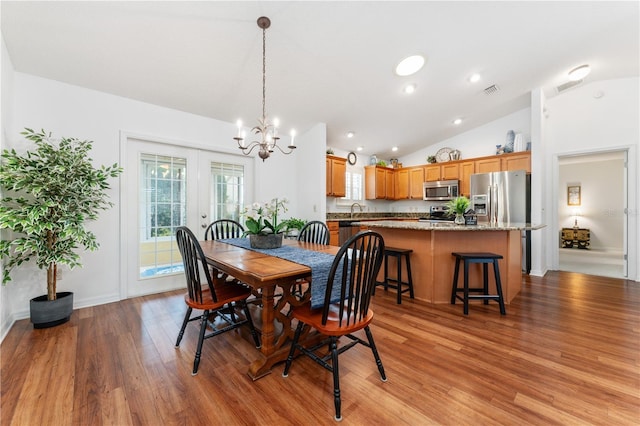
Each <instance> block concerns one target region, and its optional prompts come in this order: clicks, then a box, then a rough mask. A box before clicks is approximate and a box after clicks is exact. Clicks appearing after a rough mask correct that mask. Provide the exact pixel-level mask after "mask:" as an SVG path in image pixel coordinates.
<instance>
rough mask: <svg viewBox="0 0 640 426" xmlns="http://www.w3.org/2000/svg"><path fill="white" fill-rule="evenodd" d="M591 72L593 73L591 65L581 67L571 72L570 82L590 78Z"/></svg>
mask: <svg viewBox="0 0 640 426" xmlns="http://www.w3.org/2000/svg"><path fill="white" fill-rule="evenodd" d="M590 72H591V68H590V67H589V65H580V66H579V67H577V68H574V69H572V70H571V71H569V80H570V81H578V80H582V79H583V78H585V77H586V76H588V75H589V73H590Z"/></svg>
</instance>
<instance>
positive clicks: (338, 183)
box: [327, 155, 347, 197]
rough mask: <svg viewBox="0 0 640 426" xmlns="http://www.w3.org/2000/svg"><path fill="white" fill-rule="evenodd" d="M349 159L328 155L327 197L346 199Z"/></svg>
mask: <svg viewBox="0 0 640 426" xmlns="http://www.w3.org/2000/svg"><path fill="white" fill-rule="evenodd" d="M346 172H347V159H346V158H341V157H335V156H333V155H327V197H344V196H345V195H346V194H347V192H346V191H347V185H346V175H345V174H346Z"/></svg>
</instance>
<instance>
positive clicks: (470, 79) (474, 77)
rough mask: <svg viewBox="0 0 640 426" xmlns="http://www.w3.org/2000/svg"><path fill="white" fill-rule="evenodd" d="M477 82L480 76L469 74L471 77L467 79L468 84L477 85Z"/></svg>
mask: <svg viewBox="0 0 640 426" xmlns="http://www.w3.org/2000/svg"><path fill="white" fill-rule="evenodd" d="M479 81H480V74H478V73H474V74H471V77H469V82H470V83H477V82H479Z"/></svg>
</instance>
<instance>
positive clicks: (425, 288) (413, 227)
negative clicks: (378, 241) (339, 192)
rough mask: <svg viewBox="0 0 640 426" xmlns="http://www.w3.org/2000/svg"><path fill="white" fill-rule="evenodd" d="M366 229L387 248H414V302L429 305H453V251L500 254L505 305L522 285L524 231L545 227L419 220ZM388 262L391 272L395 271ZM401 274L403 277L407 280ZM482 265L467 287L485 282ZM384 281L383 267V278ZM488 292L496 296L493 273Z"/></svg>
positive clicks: (372, 224) (364, 224)
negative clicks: (427, 303)
mask: <svg viewBox="0 0 640 426" xmlns="http://www.w3.org/2000/svg"><path fill="white" fill-rule="evenodd" d="M360 226H361V228H362V229H371V230H373V231H376V232H378V233H380V234H381V235H382V237H383V238H384V243H385V245H386V246H391V247H400V248H407V249H412V250H413V253H412V254H411V272H412V275H413V287H414V292H415V297H416V299H420V300H423V301H425V302H430V303H450V302H451V287H452V281H453V272H454V266H455V258H454V257H453V256H452V255H451V253H452V252H492V253H496V254H500V255H502V256H503V259H501V260H499V261H498V262H499V265H500V278H501V280H502V291H503V294H504V300H505V303H509V302H511V300H513V298H514V297H515V296H516V295H517V294H518V293H519V292H520V288H521V285H522V231H524V230H536V229H540V228H542V227H544V225H533V226H532V225H530V224H525V223H507V224H496V225H490V224H479V225H466V226H465V225H454V224H452V223H425V222H418V221H393V220H383V221H372V222H369V221H366V222H361V223H360ZM393 262H394V260H393V259H389V268H390V271H395V267H396V266H395V264H393ZM405 274H406V272H405V271H403V276H405V277H406V275H405ZM481 280H482V269H481V266H480V265H472V267H471V268H470V280H469V284H470V286H472V287H477V286H478V284H480V283H481V282H482V281H481ZM379 281H382V268H381V273H380V276H379ZM489 288H490V291H491V292H492V293H495V280H494V278H493V274H489Z"/></svg>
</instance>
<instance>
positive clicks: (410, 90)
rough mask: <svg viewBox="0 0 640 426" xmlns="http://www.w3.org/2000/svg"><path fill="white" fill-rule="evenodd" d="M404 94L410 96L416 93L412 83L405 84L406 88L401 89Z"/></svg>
mask: <svg viewBox="0 0 640 426" xmlns="http://www.w3.org/2000/svg"><path fill="white" fill-rule="evenodd" d="M403 91H404V93H406V94H407V95H410V94H411V93H413V92H415V91H416V85H415V84H413V83H410V84H407V85H406V86H404V89H403Z"/></svg>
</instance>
